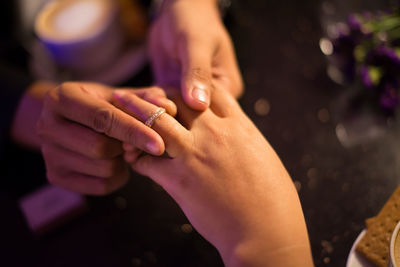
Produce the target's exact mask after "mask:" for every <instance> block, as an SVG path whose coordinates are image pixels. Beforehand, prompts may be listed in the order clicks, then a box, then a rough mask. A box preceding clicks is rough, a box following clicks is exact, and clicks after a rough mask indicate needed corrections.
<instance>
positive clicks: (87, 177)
mask: <svg viewBox="0 0 400 267" xmlns="http://www.w3.org/2000/svg"><path fill="white" fill-rule="evenodd" d="M113 91H114V90H113V89H112V88H109V87H107V86H103V85H100V84H95V83H64V84H61V85H60V86H58V87H56V88H53V89H51V90H49V91H48V93H47V94H46V96H45V98H44V103H43V108H42V112H41V115H40V117H39V119H38V124H37V133H38V134H39V136H40V138H41V151H42V154H43V157H44V160H45V163H46V170H47V178H48V180H49V181H50V182H52V183H54V184H57V185H59V186H62V187H64V188H67V189H70V190H72V191H75V192H79V193H84V194H92V195H104V194H108V193H110V192H112V191H114V190H116V189H118V188H120V187H121V186H123V185H124V184H125V183H126V182H127V181H128V178H129V171H128V167H127V165H126V164H125V162H124V160H123V156H122V154H123V149H122V143H121V142H125V143H128V144H130V145H132V146H134V147H135V149H136V151H145V152H147V153H149V154H152V155H161V154H162V153H163V152H164V149H165V147H164V142H163V140H162V138H161V137H160V136H159V135H158V134H157V133H156V132H154V131H153V130H151V129H150V128H148V127H146V126H145V125H144V124H143V123H141V122H140V121H138V120H136V119H134V118H132V117H131V116H129V115H128V114H126V113H124V112H122V111H121V110H119V109H117V108H116V107H114V106H113V105H112V104H111V103H110V102H111V99H112V92H113ZM119 91H121V92H129V93H130V95H131V96H133V97H135V98H137V101H143V102H147V101H149V102H151V103H154V104H155V105H157V106H161V107H164V108H165V109H166V110H167V112H169V114H171V115H172V116H173V115H175V113H176V106H175V104H174V103H173V102H171V101H170V100H168V99H166V97H165V93H164V91H163V90H161V89H159V88H156V87H152V88H147V89H141V90H140V89H137V90H129V89H120V90H119ZM144 115H145V116H148V115H149V114H144Z"/></svg>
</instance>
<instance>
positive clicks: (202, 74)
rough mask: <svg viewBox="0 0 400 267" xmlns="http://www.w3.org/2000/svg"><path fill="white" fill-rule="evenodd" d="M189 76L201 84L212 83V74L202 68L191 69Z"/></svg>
mask: <svg viewBox="0 0 400 267" xmlns="http://www.w3.org/2000/svg"><path fill="white" fill-rule="evenodd" d="M189 75H190V76H191V77H192V78H194V79H196V80H198V81H200V82H206V84H207V83H208V82H210V78H211V74H210V73H209V72H208V71H207V70H204V69H203V68H200V67H195V68H192V69H190V71H189Z"/></svg>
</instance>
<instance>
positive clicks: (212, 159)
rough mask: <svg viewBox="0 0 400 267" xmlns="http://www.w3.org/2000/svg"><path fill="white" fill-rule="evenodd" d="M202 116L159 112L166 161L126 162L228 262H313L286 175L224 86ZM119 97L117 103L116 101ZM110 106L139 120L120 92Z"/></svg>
mask: <svg viewBox="0 0 400 267" xmlns="http://www.w3.org/2000/svg"><path fill="white" fill-rule="evenodd" d="M212 99H213V101H212V102H211V106H210V108H209V109H207V110H206V111H204V112H202V113H198V112H195V111H193V110H191V109H190V108H188V107H187V106H186V105H185V104H184V103H182V101H179V100H177V106H178V119H179V121H180V122H181V123H182V124H181V123H179V122H178V121H176V120H175V119H174V118H173V117H171V116H169V115H166V114H163V115H161V116H160V117H159V118H158V119H157V120H156V121H155V124H154V126H153V129H154V130H155V131H156V132H158V133H159V134H160V136H161V137H162V138H163V140H164V142H165V145H166V152H167V153H168V155H169V156H170V158H165V157H154V156H151V155H145V156H142V157H137V156H136V155H135V153H131V152H130V151H129V149H127V150H128V151H127V153H126V154H125V160H127V161H128V162H129V163H130V164H131V166H132V168H133V169H134V170H136V171H137V172H139V173H141V174H143V175H146V176H149V177H150V178H152V179H153V180H154V181H155V182H157V183H159V184H160V185H161V186H162V187H163V188H164V189H165V190H166V191H167V192H168V193H169V194H170V195H171V196H172V197H173V198H174V199H175V201H176V202H177V203H178V204H179V206H180V207H181V208H182V210H183V211H184V212H185V214H186V216H187V217H188V219H189V220H190V222H191V223H192V224H193V226H194V227H195V228H196V229H197V230H198V232H199V233H200V234H201V235H203V236H204V237H205V238H206V239H207V240H209V241H210V242H211V243H212V244H213V245H215V246H216V248H217V249H218V250H219V252H220V254H221V256H222V258H223V260H224V262H225V264H226V265H227V266H263V267H264V266H312V264H313V263H312V258H311V252H310V247H309V241H308V236H307V229H306V225H305V222H304V217H303V213H302V209H301V205H300V201H299V199H298V195H297V192H296V189H295V188H294V185H293V183H292V180H291V179H290V177H289V175H288V173H287V172H286V170H285V168H284V166H283V165H282V163H281V161H280V160H279V158H278V156H277V155H276V154H275V152H274V150H273V149H272V148H271V146H270V145H269V144H268V142H267V141H266V140H265V138H264V137H263V136H262V134H261V133H260V132H259V131H258V130H257V128H256V127H255V126H254V124H253V123H252V122H251V121H250V120H249V118H248V117H247V116H246V115H245V114H244V113H243V111H242V110H241V109H240V107H239V105H238V103H237V102H236V101H235V99H234V98H233V97H232V96H231V95H230V94H229V93H228V92H226V91H225V90H223V89H219V88H218V87H217V88H215V90H214V91H213V94H212ZM121 100H122V101H121ZM114 101H115V104H116V106H118V107H119V108H120V109H122V110H123V111H125V112H127V113H129V114H131V115H132V116H134V117H136V118H138V119H140V120H142V121H145V120H146V117H145V116H142V115H140V113H143V112H144V113H147V114H149V113H151V112H154V111H155V110H156V108H157V107H156V106H154V105H151V104H149V105H147V106H142V108H143V110H141V112H138V106H137V104H136V103H135V101H136V100H135V99H134V98H132V99H131V96H130V95H129V94H125V95H123V96H120V97H118V99H117V98H115V99H114Z"/></svg>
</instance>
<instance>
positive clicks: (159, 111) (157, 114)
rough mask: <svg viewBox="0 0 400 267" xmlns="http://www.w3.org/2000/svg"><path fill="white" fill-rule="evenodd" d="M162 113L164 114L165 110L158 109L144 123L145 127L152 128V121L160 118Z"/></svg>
mask: <svg viewBox="0 0 400 267" xmlns="http://www.w3.org/2000/svg"><path fill="white" fill-rule="evenodd" d="M163 113H165V108H160V107H159V108H158V109H157V110H156V111H155V112H154V113H153V114H152V115H151V116H150V117H149V118H148V119H147V120H146V122H145V123H144V124H145V125H146V126H148V127H150V128H151V126H153V124H154V121H155V120H156V119H157V118H158V117H160V116H161V115H162V114H163Z"/></svg>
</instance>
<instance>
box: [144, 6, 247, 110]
mask: <svg viewBox="0 0 400 267" xmlns="http://www.w3.org/2000/svg"><path fill="white" fill-rule="evenodd" d="M216 2H217V1H216V0H165V1H164V5H163V9H162V11H161V14H160V16H159V17H158V18H157V20H156V21H155V22H154V23H153V25H152V27H151V32H150V42H149V43H150V48H149V50H150V58H151V63H152V66H153V70H154V75H155V80H156V83H157V84H159V85H162V86H175V87H180V88H181V91H182V96H183V99H184V100H185V102H186V103H187V104H188V105H189V106H190V107H191V108H193V109H196V110H205V109H206V108H207V107H208V106H209V104H210V96H211V90H212V88H213V86H215V85H218V86H221V87H222V88H225V89H226V90H228V91H229V92H230V93H231V94H232V95H233V96H235V97H238V96H239V95H240V94H241V93H242V91H243V83H242V78H241V75H240V71H239V68H238V65H237V62H236V58H235V52H234V48H233V45H232V41H231V39H230V37H229V34H228V33H227V31H226V29H225V27H224V25H223V24H222V21H221V19H220V16H219V12H218V8H217V4H216Z"/></svg>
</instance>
